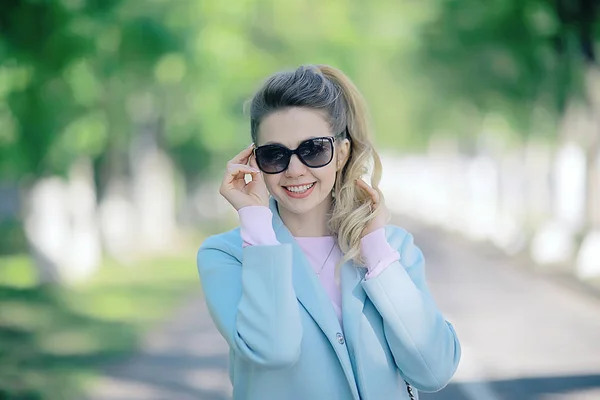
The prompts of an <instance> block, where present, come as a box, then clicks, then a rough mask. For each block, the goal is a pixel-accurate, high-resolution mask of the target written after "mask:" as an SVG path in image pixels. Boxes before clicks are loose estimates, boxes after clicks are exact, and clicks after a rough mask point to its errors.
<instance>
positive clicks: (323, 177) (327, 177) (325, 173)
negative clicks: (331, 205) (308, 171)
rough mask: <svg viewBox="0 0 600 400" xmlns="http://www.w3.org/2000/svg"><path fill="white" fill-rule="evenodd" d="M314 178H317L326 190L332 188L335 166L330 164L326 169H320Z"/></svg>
mask: <svg viewBox="0 0 600 400" xmlns="http://www.w3.org/2000/svg"><path fill="white" fill-rule="evenodd" d="M314 175H315V178H317V179H318V180H319V181H321V183H323V185H324V186H325V187H326V188H327V189H331V188H333V184H334V183H335V175H336V171H335V164H334V163H331V164H330V165H328V166H327V167H324V168H322V169H321V170H320V171H319V172H318V174H317V173H315V174H314Z"/></svg>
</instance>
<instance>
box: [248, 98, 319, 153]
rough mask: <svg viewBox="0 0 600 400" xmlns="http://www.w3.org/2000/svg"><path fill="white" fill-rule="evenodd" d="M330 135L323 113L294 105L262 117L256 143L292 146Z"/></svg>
mask: <svg viewBox="0 0 600 400" xmlns="http://www.w3.org/2000/svg"><path fill="white" fill-rule="evenodd" d="M330 135H331V129H330V127H329V123H328V122H327V119H326V118H325V116H324V114H323V113H321V112H319V111H316V110H311V109H307V108H299V107H294V108H287V109H283V110H278V111H275V112H273V113H271V114H269V115H268V116H267V117H266V118H265V119H263V121H262V122H261V124H260V127H259V130H258V143H257V145H258V146H260V145H263V144H267V143H281V144H283V145H284V146H287V147H290V148H294V147H296V146H297V145H298V144H299V143H300V142H302V141H304V140H306V139H310V138H313V137H320V136H330Z"/></svg>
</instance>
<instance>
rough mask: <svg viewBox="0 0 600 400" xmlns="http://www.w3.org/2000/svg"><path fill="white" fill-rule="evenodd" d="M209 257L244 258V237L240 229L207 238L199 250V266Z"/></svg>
mask: <svg viewBox="0 0 600 400" xmlns="http://www.w3.org/2000/svg"><path fill="white" fill-rule="evenodd" d="M207 257H234V258H237V259H238V260H241V258H242V237H241V234H240V228H239V227H237V228H235V229H232V230H230V231H227V232H223V233H219V234H216V235H212V236H209V237H207V238H206V239H205V240H204V241H203V242H202V244H201V245H200V248H199V249H198V254H197V260H198V266H199V267H200V266H201V264H202V262H201V261H202V260H204V259H205V258H207Z"/></svg>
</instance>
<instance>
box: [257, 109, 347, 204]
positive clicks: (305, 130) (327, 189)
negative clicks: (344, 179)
mask: <svg viewBox="0 0 600 400" xmlns="http://www.w3.org/2000/svg"><path fill="white" fill-rule="evenodd" d="M337 133H339V132H331V129H330V127H329V124H328V123H327V121H326V119H325V118H324V117H323V115H322V114H321V113H319V112H318V111H314V110H310V109H306V108H300V107H295V108H287V109H283V110H279V111H276V112H274V113H272V114H270V115H269V116H267V117H266V118H265V119H264V120H263V121H262V122H261V124H260V127H259V130H258V140H257V143H256V146H262V145H265V144H280V145H283V146H285V147H287V148H288V149H291V150H294V149H296V148H297V147H298V145H299V144H300V143H302V142H303V141H305V140H307V139H311V138H316V137H328V136H329V137H330V136H334V135H335V134H337ZM334 144H335V151H334V155H333V159H332V160H331V162H330V163H329V164H327V165H325V166H324V167H321V168H310V167H307V166H306V165H304V164H303V163H302V162H301V161H300V160H299V159H298V156H297V155H296V154H294V155H292V158H291V159H290V163H289V166H288V168H287V169H286V170H285V171H283V172H281V173H278V174H263V176H264V180H265V183H266V185H267V189H268V190H269V192H270V193H271V195H272V196H273V197H274V198H275V200H277V203H278V204H279V207H284V208H285V209H286V210H288V211H290V212H292V213H294V214H304V213H306V212H308V211H310V210H312V209H314V208H315V207H317V206H318V205H320V204H322V203H323V201H324V200H326V199H329V196H330V194H331V191H332V189H333V185H334V183H335V177H336V173H337V171H338V169H341V168H342V167H343V161H344V160H346V159H347V156H348V153H349V151H350V142H349V141H348V140H347V139H341V138H337V139H336V140H335V142H334Z"/></svg>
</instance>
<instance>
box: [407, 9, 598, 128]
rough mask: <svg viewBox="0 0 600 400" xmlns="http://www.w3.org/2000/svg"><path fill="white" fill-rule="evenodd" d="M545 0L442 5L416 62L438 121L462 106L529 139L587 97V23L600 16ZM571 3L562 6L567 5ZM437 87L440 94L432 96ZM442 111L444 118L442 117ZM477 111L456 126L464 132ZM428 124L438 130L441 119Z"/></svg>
mask: <svg viewBox="0 0 600 400" xmlns="http://www.w3.org/2000/svg"><path fill="white" fill-rule="evenodd" d="M586 2H587V0H581V1H577V2H568V1H567V2H563V1H560V0H559V1H558V2H549V1H546V0H527V1H502V0H494V1H490V2H487V3H486V4H485V5H482V4H481V3H480V2H477V1H473V0H455V1H444V2H440V3H439V6H437V7H436V8H437V9H436V12H435V13H434V14H432V17H431V18H430V20H429V21H428V22H427V23H425V24H423V26H422V27H420V29H419V31H420V37H421V41H422V47H421V49H420V50H419V51H418V52H416V53H415V54H416V56H417V57H415V63H414V65H415V67H416V68H418V71H421V73H422V74H423V75H422V76H423V77H424V80H428V81H429V87H428V93H427V94H426V99H427V100H428V101H429V100H432V104H433V113H435V115H436V116H438V118H437V121H440V122H443V123H446V122H448V121H447V119H446V118H445V117H446V116H447V115H448V113H450V114H459V115H460V113H461V108H457V107H456V106H457V105H458V107H464V106H465V105H467V107H471V108H474V109H475V110H477V113H479V114H480V115H481V116H482V117H483V116H485V115H486V114H488V113H494V114H499V115H501V116H503V118H505V119H506V121H507V122H508V123H509V125H510V126H511V127H512V130H513V131H514V132H518V134H520V135H523V136H529V135H540V136H546V137H549V138H552V137H553V133H554V132H555V129H556V126H557V122H558V120H559V119H560V117H561V115H562V114H563V112H564V111H565V106H566V103H567V101H568V100H569V99H571V98H573V97H575V96H579V95H581V89H582V86H581V78H582V76H583V73H584V69H585V63H586V62H589V61H590V60H589V59H586V57H584V54H582V50H581V49H582V48H583V42H584V41H585V40H588V39H589V40H594V41H597V40H598V37H600V35H599V33H600V32H598V30H597V31H596V34H595V36H594V37H590V38H585V37H583V36H582V35H583V33H582V32H583V31H582V29H583V27H584V26H585V25H586V24H587V23H588V19H589V18H592V19H593V16H589V15H586V14H585V12H584V3H586ZM568 5H570V6H572V7H574V8H573V9H570V8H569V7H567V8H568V9H567V10H563V9H562V8H561V6H564V7H566V6H568ZM433 92H435V93H437V94H438V95H437V96H434V95H432V94H433ZM440 116H442V118H439V117H440ZM470 117H471V116H465V118H460V119H459V120H458V121H457V122H458V124H456V125H453V126H451V127H450V129H451V130H453V131H456V130H458V129H461V126H462V125H463V124H465V123H466V122H467V121H468V120H469V118H470ZM433 125H434V126H431V125H430V126H428V127H427V128H429V129H432V128H433V129H435V128H438V129H439V124H435V121H434V124H433Z"/></svg>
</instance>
